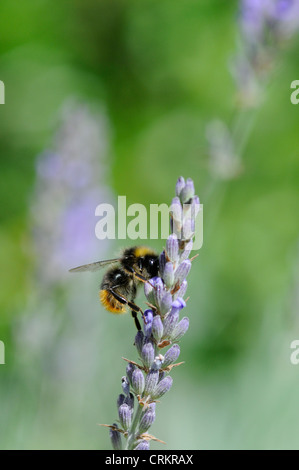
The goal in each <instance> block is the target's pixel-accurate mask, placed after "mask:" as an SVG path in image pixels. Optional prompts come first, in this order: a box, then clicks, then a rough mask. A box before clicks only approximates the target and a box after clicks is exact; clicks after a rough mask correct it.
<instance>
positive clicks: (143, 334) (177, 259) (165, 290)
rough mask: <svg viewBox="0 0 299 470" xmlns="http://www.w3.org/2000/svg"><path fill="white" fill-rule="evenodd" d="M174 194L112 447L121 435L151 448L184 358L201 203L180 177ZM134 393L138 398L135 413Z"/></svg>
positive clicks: (132, 445) (133, 446) (135, 446)
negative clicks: (159, 405)
mask: <svg viewBox="0 0 299 470" xmlns="http://www.w3.org/2000/svg"><path fill="white" fill-rule="evenodd" d="M175 191H176V197H175V198H174V199H173V200H172V205H171V209H172V211H171V224H170V225H171V228H172V233H171V235H170V236H169V237H168V239H167V241H166V246H165V250H164V251H163V252H162V253H161V254H160V256H159V277H155V278H153V279H151V280H150V283H145V285H144V293H145V297H146V299H147V302H148V303H149V304H151V309H150V310H146V311H145V312H144V315H143V321H144V325H143V331H138V333H137V335H136V337H135V346H136V349H137V353H138V356H139V359H140V361H139V363H136V362H135V361H129V365H128V366H127V380H125V379H124V378H123V383H122V385H123V392H124V394H125V395H126V396H125V395H123V394H122V395H120V397H121V399H120V398H119V400H118V406H119V409H118V412H119V419H120V423H121V425H122V428H121V429H120V430H119V431H113V432H110V435H111V439H112V445H113V446H114V448H116V447H117V446H119V445H120V444H119V440H120V434H122V435H123V437H124V439H126V443H125V445H124V446H123V448H125V450H148V449H149V442H150V439H151V438H153V436H151V435H150V434H148V433H147V431H148V429H149V428H150V426H151V425H152V424H153V422H154V420H155V418H156V412H157V410H156V402H157V401H160V398H161V397H162V396H164V395H165V394H167V393H168V392H169V390H170V388H171V387H172V383H173V379H172V377H170V375H169V374H170V373H171V370H172V368H173V367H174V366H175V365H177V364H175V362H176V361H177V359H178V357H179V355H180V353H181V348H180V346H179V345H178V344H177V343H178V341H179V340H180V339H181V338H182V337H183V336H184V334H185V333H186V331H187V330H188V327H189V319H188V318H187V317H183V318H181V313H182V310H184V308H186V302H185V301H184V298H183V297H184V295H185V293H186V290H187V281H186V277H187V275H188V274H189V271H190V269H191V264H192V263H191V261H190V259H189V256H190V253H191V250H192V239H193V236H194V227H195V217H196V215H197V213H198V211H196V210H194V208H196V206H197V205H198V204H199V199H198V196H196V195H195V191H194V183H193V181H192V180H191V179H190V178H188V179H186V180H185V179H184V178H183V177H180V178H179V179H178V181H177V184H176V189H175ZM133 393H134V394H135V396H136V397H137V400H135V405H136V402H137V406H135V410H133V404H134V400H133V399H132V397H133ZM129 403H130V404H131V406H129ZM115 433H116V434H115ZM155 439H156V438H155Z"/></svg>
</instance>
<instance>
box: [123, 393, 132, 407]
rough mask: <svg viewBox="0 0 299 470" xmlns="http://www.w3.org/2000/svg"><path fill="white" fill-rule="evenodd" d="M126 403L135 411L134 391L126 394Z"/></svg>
mask: <svg viewBox="0 0 299 470" xmlns="http://www.w3.org/2000/svg"><path fill="white" fill-rule="evenodd" d="M124 403H125V404H126V405H128V407H129V408H130V410H131V412H133V410H134V395H133V393H129V395H127V396H126V398H125V401H124Z"/></svg>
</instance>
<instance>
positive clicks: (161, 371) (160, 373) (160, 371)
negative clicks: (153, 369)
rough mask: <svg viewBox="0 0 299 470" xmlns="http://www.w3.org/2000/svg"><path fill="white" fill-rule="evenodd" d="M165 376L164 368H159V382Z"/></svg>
mask: <svg viewBox="0 0 299 470" xmlns="http://www.w3.org/2000/svg"><path fill="white" fill-rule="evenodd" d="M164 377H165V372H164V370H159V380H158V382H160V381H161V380H163V379H164Z"/></svg>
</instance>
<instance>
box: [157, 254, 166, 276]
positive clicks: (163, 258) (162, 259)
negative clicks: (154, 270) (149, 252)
mask: <svg viewBox="0 0 299 470" xmlns="http://www.w3.org/2000/svg"><path fill="white" fill-rule="evenodd" d="M165 264H166V256H165V251H163V252H162V253H161V254H160V256H159V271H160V275H161V276H162V277H163V272H164V267H165Z"/></svg>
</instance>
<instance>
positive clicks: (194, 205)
mask: <svg viewBox="0 0 299 470" xmlns="http://www.w3.org/2000/svg"><path fill="white" fill-rule="evenodd" d="M199 211H200V200H199V197H198V196H194V197H193V198H192V201H191V217H192V219H194V220H195V219H196V217H197V214H198V213H199Z"/></svg>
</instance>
